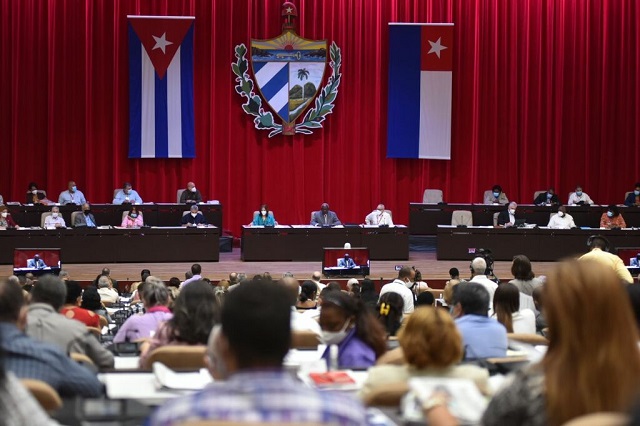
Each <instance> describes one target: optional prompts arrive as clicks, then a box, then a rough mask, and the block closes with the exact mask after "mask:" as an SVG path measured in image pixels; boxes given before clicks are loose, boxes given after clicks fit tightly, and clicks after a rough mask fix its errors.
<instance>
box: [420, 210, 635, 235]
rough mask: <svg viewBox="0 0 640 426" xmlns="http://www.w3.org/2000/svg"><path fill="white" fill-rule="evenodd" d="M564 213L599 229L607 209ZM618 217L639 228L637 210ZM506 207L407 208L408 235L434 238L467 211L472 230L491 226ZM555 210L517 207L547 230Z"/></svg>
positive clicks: (519, 212) (576, 221)
mask: <svg viewBox="0 0 640 426" xmlns="http://www.w3.org/2000/svg"><path fill="white" fill-rule="evenodd" d="M566 207H567V213H569V214H570V215H571V216H573V220H574V222H575V223H576V225H577V226H579V227H582V226H588V227H591V228H598V227H599V226H600V217H601V216H602V213H604V212H606V211H607V206H600V205H596V206H566ZM618 208H619V209H620V213H621V214H622V216H623V217H624V220H625V221H626V223H627V226H629V227H636V228H638V227H640V208H637V207H626V206H619V207H618ZM505 209H506V207H505V206H501V205H494V204H420V203H410V204H409V229H410V230H411V235H435V234H436V230H437V228H438V225H451V214H452V213H453V211H454V210H469V211H471V214H472V217H473V225H474V226H490V225H493V214H494V213H496V212H501V211H503V210H505ZM557 211H558V208H557V207H551V206H536V205H532V204H518V213H517V216H518V217H523V218H526V220H527V223H534V224H536V225H538V226H546V225H547V224H548V223H549V218H550V216H551V214H552V213H556V212H557Z"/></svg>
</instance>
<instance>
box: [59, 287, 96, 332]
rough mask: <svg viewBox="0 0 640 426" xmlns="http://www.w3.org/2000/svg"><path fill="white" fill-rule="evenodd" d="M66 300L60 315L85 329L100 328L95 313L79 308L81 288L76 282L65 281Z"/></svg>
mask: <svg viewBox="0 0 640 426" xmlns="http://www.w3.org/2000/svg"><path fill="white" fill-rule="evenodd" d="M66 284H67V300H66V301H65V304H64V305H63V306H62V309H60V313H61V314H62V315H64V316H65V317H67V318H71V319H74V320H76V321H80V322H81V323H83V324H84V325H86V326H87V327H95V328H100V316H99V315H98V314H96V313H95V312H93V311H91V310H89V309H85V308H81V307H80V303H81V302H82V287H80V284H78V283H77V282H76V281H66Z"/></svg>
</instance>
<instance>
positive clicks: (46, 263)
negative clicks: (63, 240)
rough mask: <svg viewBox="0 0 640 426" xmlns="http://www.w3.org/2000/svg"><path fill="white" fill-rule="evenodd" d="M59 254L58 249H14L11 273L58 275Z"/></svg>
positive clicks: (60, 265) (59, 265) (59, 266)
mask: <svg viewBox="0 0 640 426" xmlns="http://www.w3.org/2000/svg"><path fill="white" fill-rule="evenodd" d="M60 252H61V250H60V249H59V248H16V249H14V250H13V273H14V274H15V275H24V274H26V273H28V272H31V273H33V274H35V275H42V274H58V273H59V272H60V268H61V267H62V264H61V262H60Z"/></svg>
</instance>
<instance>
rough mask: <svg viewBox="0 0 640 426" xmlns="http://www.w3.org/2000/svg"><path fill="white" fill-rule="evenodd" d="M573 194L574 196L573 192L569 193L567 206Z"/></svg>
mask: <svg viewBox="0 0 640 426" xmlns="http://www.w3.org/2000/svg"><path fill="white" fill-rule="evenodd" d="M573 194H575V192H573V191H572V192H570V193H569V196H568V197H567V204H569V200H570V199H571V197H572V196H573Z"/></svg>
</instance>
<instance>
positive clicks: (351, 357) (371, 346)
mask: <svg viewBox="0 0 640 426" xmlns="http://www.w3.org/2000/svg"><path fill="white" fill-rule="evenodd" d="M320 328H321V329H322V335H321V337H320V339H321V341H322V343H324V344H326V345H327V349H326V350H325V352H324V354H323V355H322V358H324V359H325V360H326V361H327V364H328V365H330V364H331V363H332V360H331V359H330V354H331V346H332V345H337V347H338V359H337V364H338V367H339V368H368V367H371V366H372V365H374V364H375V362H376V359H378V357H379V356H381V355H382V354H384V353H385V351H386V350H387V344H386V333H385V331H384V328H383V327H382V325H381V324H380V323H379V322H378V320H377V319H376V318H375V317H374V316H373V314H371V312H369V310H368V309H367V307H366V306H365V305H364V303H362V301H361V300H360V299H355V298H354V297H352V296H349V295H348V294H347V293H345V292H342V291H329V292H328V293H326V294H324V293H323V296H322V310H321V311H320Z"/></svg>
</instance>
